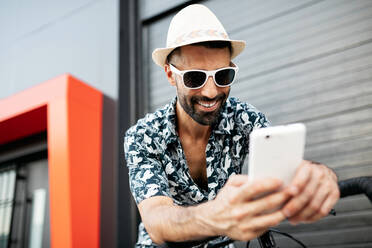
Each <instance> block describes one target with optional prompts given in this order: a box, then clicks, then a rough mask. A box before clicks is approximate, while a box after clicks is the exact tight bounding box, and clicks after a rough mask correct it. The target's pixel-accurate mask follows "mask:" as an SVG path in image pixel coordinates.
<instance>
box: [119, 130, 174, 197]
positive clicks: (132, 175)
mask: <svg viewBox="0 0 372 248" xmlns="http://www.w3.org/2000/svg"><path fill="white" fill-rule="evenodd" d="M153 138H155V137H153ZM153 138H152V137H150V136H149V135H146V133H144V132H139V130H138V129H130V130H129V131H128V132H127V133H126V135H125V138H124V152H125V158H126V162H127V167H128V170H129V185H130V190H131V192H132V195H133V197H134V199H135V201H136V203H137V204H138V203H140V202H141V201H143V200H144V199H148V198H150V197H152V196H168V197H170V193H169V186H168V179H167V176H166V173H165V171H164V168H163V166H162V164H161V161H160V160H159V159H158V156H157V155H156V153H154V148H153V142H152V139H153Z"/></svg>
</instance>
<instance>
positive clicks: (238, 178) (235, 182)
mask: <svg viewBox="0 0 372 248" xmlns="http://www.w3.org/2000/svg"><path fill="white" fill-rule="evenodd" d="M247 182H248V176H247V175H232V176H230V177H229V180H228V181H227V183H226V185H230V186H235V187H239V186H241V185H243V184H245V183H247Z"/></svg>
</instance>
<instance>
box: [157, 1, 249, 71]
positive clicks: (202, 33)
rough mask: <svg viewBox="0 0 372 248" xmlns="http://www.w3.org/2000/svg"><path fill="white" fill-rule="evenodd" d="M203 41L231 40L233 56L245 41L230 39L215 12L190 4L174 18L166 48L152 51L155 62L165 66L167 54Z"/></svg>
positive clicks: (240, 49)
mask: <svg viewBox="0 0 372 248" xmlns="http://www.w3.org/2000/svg"><path fill="white" fill-rule="evenodd" d="M203 41H230V42H231V47H232V54H231V58H234V57H236V56H237V55H238V54H240V53H241V52H242V51H243V50H244V47H245V41H242V40H230V38H229V36H228V35H227V33H226V31H225V29H224V27H223V26H222V24H221V22H220V21H219V20H218V19H217V17H216V16H215V15H214V14H213V12H212V11H211V10H210V9H208V8H207V7H205V6H204V5H201V4H193V5H189V6H187V7H186V8H183V9H182V10H181V11H180V12H178V13H177V14H176V15H175V16H174V17H173V19H172V21H171V23H170V25H169V29H168V36H167V45H166V47H165V48H156V49H155V50H154V51H153V52H152V59H153V60H154V62H155V63H156V64H157V65H159V66H161V67H164V65H165V63H166V59H167V56H168V55H169V54H170V53H171V52H172V51H173V50H174V49H175V48H177V47H180V46H185V45H189V44H192V43H198V42H203Z"/></svg>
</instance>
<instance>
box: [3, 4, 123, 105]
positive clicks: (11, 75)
mask: <svg viewBox="0 0 372 248" xmlns="http://www.w3.org/2000/svg"><path fill="white" fill-rule="evenodd" d="M118 3H119V2H118V0H74V1H73V0H66V1H50V0H32V1H26V0H5V1H0V98H3V97H7V96H9V95H12V94H14V93H17V92H19V91H21V90H24V89H27V88H29V87H31V86H33V85H36V84H38V83H41V82H44V81H46V80H48V79H51V78H54V77H56V76H58V75H61V74H63V73H71V74H72V75H74V76H75V77H78V78H79V79H81V80H83V81H85V82H87V83H88V84H90V85H92V86H93V87H96V88H97V89H99V90H101V91H102V92H103V93H104V94H106V95H107V96H110V97H112V98H114V99H116V98H117V97H118V96H117V95H118V25H119V23H118V15H119V10H118Z"/></svg>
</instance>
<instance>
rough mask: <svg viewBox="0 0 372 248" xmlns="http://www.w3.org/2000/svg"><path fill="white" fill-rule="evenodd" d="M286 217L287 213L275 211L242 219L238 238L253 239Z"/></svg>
mask: <svg viewBox="0 0 372 248" xmlns="http://www.w3.org/2000/svg"><path fill="white" fill-rule="evenodd" d="M284 219H285V215H284V214H283V213H282V212H281V211H275V212H272V213H269V214H262V215H259V216H255V217H247V218H246V219H245V220H244V221H241V224H240V227H239V228H238V229H239V232H238V235H236V237H235V239H237V240H251V239H253V238H256V237H258V236H260V235H262V234H263V233H264V232H266V231H267V229H268V228H270V227H274V226H277V225H278V224H279V223H280V222H281V221H283V220H284Z"/></svg>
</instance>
